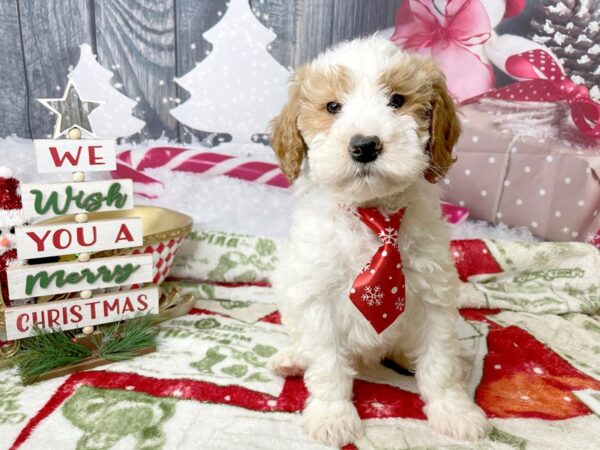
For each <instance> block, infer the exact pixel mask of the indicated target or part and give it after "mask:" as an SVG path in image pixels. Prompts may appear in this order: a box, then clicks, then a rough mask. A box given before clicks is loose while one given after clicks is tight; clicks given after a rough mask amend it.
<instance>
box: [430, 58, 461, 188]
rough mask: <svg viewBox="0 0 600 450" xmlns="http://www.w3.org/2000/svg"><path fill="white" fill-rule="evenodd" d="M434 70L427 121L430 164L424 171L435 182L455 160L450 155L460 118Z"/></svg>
mask: <svg viewBox="0 0 600 450" xmlns="http://www.w3.org/2000/svg"><path fill="white" fill-rule="evenodd" d="M435 71H436V75H435V80H434V82H433V98H432V100H431V116H430V121H429V136H430V137H429V143H428V145H427V152H428V154H429V159H430V164H429V168H428V169H427V170H426V171H425V178H426V179H427V181H429V182H430V183H436V182H437V181H438V180H439V179H440V178H443V177H444V176H445V175H446V172H447V171H448V169H449V168H450V166H451V165H452V163H454V161H455V160H456V159H455V158H453V157H452V149H453V148H454V145H455V144H456V141H458V137H459V136H460V120H459V119H458V115H457V113H456V107H455V106H454V100H452V97H450V94H449V93H448V89H447V87H446V82H445V80H444V76H443V75H442V74H441V73H440V72H439V70H438V69H436V70H435Z"/></svg>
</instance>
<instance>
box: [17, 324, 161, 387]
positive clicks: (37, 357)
mask: <svg viewBox="0 0 600 450" xmlns="http://www.w3.org/2000/svg"><path fill="white" fill-rule="evenodd" d="M100 333H101V334H100V336H99V337H96V338H95V337H93V336H92V337H91V339H96V341H95V342H94V344H95V346H96V349H90V348H88V347H86V346H85V345H82V344H80V343H78V342H77V339H76V338H75V337H76V335H77V332H76V331H57V332H55V333H50V332H47V331H43V330H41V329H39V328H36V329H35V330H34V335H33V336H32V337H30V338H27V339H24V340H23V341H21V350H20V351H19V353H17V354H16V355H15V356H14V362H15V364H16V365H17V367H18V370H19V373H20V375H21V379H22V380H23V382H24V383H30V382H32V381H33V380H35V378H37V377H39V376H40V375H43V374H45V373H47V372H49V371H51V370H53V369H56V368H58V367H63V366H66V365H70V364H75V363H78V362H82V361H85V360H86V359H89V358H93V357H100V358H105V359H108V360H111V361H123V360H126V359H130V358H133V357H134V356H136V352H137V351H139V350H141V349H143V348H147V347H153V346H155V345H156V331H155V330H154V329H152V321H151V318H150V316H144V317H140V318H137V319H132V320H128V321H124V322H114V323H111V324H109V325H105V326H103V327H100Z"/></svg>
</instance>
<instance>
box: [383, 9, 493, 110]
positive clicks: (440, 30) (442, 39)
mask: <svg viewBox="0 0 600 450" xmlns="http://www.w3.org/2000/svg"><path fill="white" fill-rule="evenodd" d="M434 8H435V5H434V2H432V1H431V0H405V1H404V2H403V3H402V5H401V6H400V8H398V12H397V13H396V29H395V31H394V34H393V35H392V41H393V42H394V43H395V44H396V45H398V46H400V47H402V48H405V49H407V50H414V51H416V52H418V53H425V54H431V56H432V57H433V59H434V60H435V62H436V63H437V65H438V67H439V68H440V69H441V70H442V72H444V74H445V75H446V79H447V82H448V89H449V90H450V92H451V93H452V94H453V95H454V96H455V97H457V98H458V100H463V99H467V98H470V97H473V96H475V95H479V94H481V93H483V92H486V91H488V90H489V89H491V88H492V87H493V86H494V84H495V77H494V73H493V71H492V67H491V66H490V65H489V64H486V63H485V62H484V61H483V60H482V59H481V58H480V57H479V55H477V54H476V53H475V52H474V51H473V47H475V46H478V45H482V44H483V43H484V42H486V41H487V40H488V39H489V38H490V36H491V25H490V20H489V17H488V14H487V12H486V10H485V8H484V6H483V5H482V3H481V1H480V0H448V2H447V4H446V11H445V14H444V16H443V17H441V15H440V14H439V12H438V14H437V15H436V12H435V9H434Z"/></svg>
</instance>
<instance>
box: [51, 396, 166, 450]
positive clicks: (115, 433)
mask: <svg viewBox="0 0 600 450" xmlns="http://www.w3.org/2000/svg"><path fill="white" fill-rule="evenodd" d="M62 412H63V415H64V417H65V418H66V419H68V420H69V421H70V422H71V423H72V424H73V425H75V426H76V427H77V428H79V429H80V430H81V431H83V436H82V437H81V438H80V439H79V441H78V442H77V450H105V449H106V450H108V449H110V448H112V447H114V446H115V445H116V444H117V443H118V442H119V441H120V440H121V439H123V438H125V437H128V436H133V437H134V438H135V447H134V448H135V450H159V449H162V448H163V447H164V445H165V440H166V437H165V433H164V432H163V430H162V425H163V423H164V422H165V421H167V420H168V419H170V418H171V417H172V416H173V414H174V412H175V400H174V399H168V398H158V397H152V396H149V395H146V394H141V393H138V392H129V391H122V390H108V389H98V388H92V387H88V386H80V387H79V388H78V389H77V392H75V394H74V395H73V396H72V397H71V398H69V400H67V401H66V402H65V403H64V405H63V407H62Z"/></svg>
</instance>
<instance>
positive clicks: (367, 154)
mask: <svg viewBox="0 0 600 450" xmlns="http://www.w3.org/2000/svg"><path fill="white" fill-rule="evenodd" d="M381 150H383V144H382V142H381V139H379V137H377V136H362V135H360V134H357V135H355V136H353V137H352V139H350V146H349V151H350V156H352V159H353V160H354V161H357V162H360V163H363V164H366V163H370V162H372V161H375V160H376V159H377V157H378V156H379V154H380V153H381Z"/></svg>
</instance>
